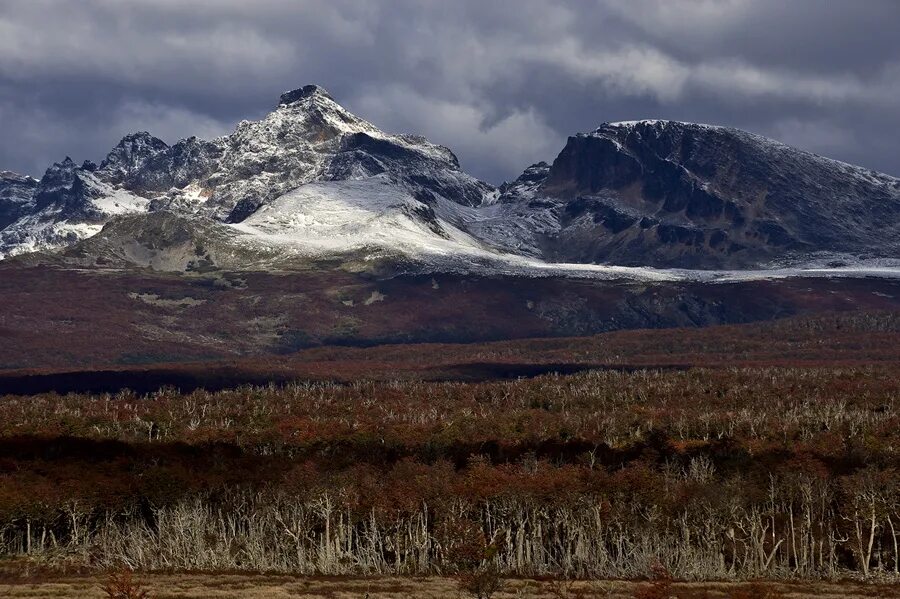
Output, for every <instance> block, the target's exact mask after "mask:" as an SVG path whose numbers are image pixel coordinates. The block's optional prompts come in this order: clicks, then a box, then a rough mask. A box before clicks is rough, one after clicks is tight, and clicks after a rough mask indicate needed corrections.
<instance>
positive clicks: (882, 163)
mask: <svg viewBox="0 0 900 599" xmlns="http://www.w3.org/2000/svg"><path fill="white" fill-rule="evenodd" d="M898 25H900V3H898V2H896V0H866V1H865V2H855V1H850V0H847V1H846V2H840V1H835V2H822V1H821V0H792V1H791V2H784V1H783V0H778V1H776V0H719V1H713V0H683V1H681V2H677V1H674V0H629V1H627V2H626V1H619V0H596V1H594V2H588V1H587V0H585V1H572V2H553V1H548V0H543V1H538V0H516V1H508V2H502V1H495V2H489V1H485V0H455V1H454V2H443V1H440V2H439V1H433V2H427V1H423V0H396V1H389V0H381V1H375V0H372V1H363V0H320V1H313V0H307V1H300V0H254V1H253V2H248V1H246V0H219V1H213V0H195V1H193V2H184V1H183V0H127V1H126V0H80V1H77V2H76V1H68V2H67V1H62V0H0V124H2V132H3V137H2V144H0V168H11V169H16V170H20V171H25V172H30V173H32V174H36V175H39V174H40V173H41V172H42V171H43V169H44V168H45V167H46V166H47V165H48V164H49V163H50V162H51V161H54V160H59V159H61V158H62V157H64V156H65V155H71V156H72V157H73V158H74V159H76V160H82V159H85V158H91V159H95V160H96V159H99V158H102V156H103V155H104V154H105V153H106V151H107V150H108V149H109V148H110V147H111V146H112V145H113V144H114V143H115V142H116V141H117V140H118V139H119V138H120V137H121V136H122V135H124V134H125V133H128V132H130V131H133V130H143V129H146V130H149V131H151V132H153V133H154V134H156V135H158V136H160V137H162V138H164V139H166V140H167V141H174V140H176V139H178V138H180V137H184V136H188V135H199V136H204V137H211V136H215V135H219V134H223V133H227V132H228V131H230V130H231V129H232V128H233V126H234V124H235V123H236V122H237V121H239V120H240V119H243V118H258V117H260V116H261V115H262V114H264V113H265V112H266V111H268V110H270V109H271V108H272V106H273V104H274V103H275V101H276V99H277V96H278V94H279V93H280V92H281V91H283V90H284V89H288V88H293V87H299V86H300V85H303V84H306V83H311V82H314V83H318V84H320V85H323V86H324V87H326V88H328V89H329V90H330V91H331V92H332V95H334V96H335V97H336V99H338V101H340V102H341V103H343V104H344V105H345V106H347V107H348V108H349V109H351V110H353V111H354V112H356V113H358V114H359V115H360V116H363V117H365V118H368V119H369V120H371V121H373V122H374V123H375V124H377V125H379V126H380V127H382V128H384V129H386V130H389V131H395V132H400V131H404V132H415V133H422V134H424V135H426V136H428V137H429V138H431V139H433V140H434V141H437V142H440V143H443V144H445V145H448V146H449V147H451V148H452V149H453V150H455V151H456V152H457V153H458V154H459V156H460V159H461V161H462V162H463V165H464V167H466V168H467V169H468V170H470V171H471V172H472V173H473V174H476V175H478V176H481V177H483V178H486V179H489V180H491V181H495V182H496V181H499V180H502V179H506V178H512V177H514V176H516V175H517V174H518V172H519V171H521V169H522V168H524V167H525V166H527V164H529V163H530V162H533V161H536V160H539V159H547V160H550V159H552V158H553V157H554V156H555V154H556V153H557V152H558V151H559V149H560V148H561V147H562V144H563V143H564V141H565V138H566V136H567V135H569V134H572V133H574V132H576V131H583V130H588V129H591V128H594V127H596V126H597V125H599V124H600V123H601V122H603V121H610V120H628V119H638V118H651V117H652V118H673V119H679V120H689V121H701V122H710V123H717V124H726V125H732V126H737V127H741V128H744V129H748V130H751V131H755V132H759V133H762V134H766V135H770V136H772V137H776V138H778V139H781V140H783V141H785V142H788V143H791V144H794V145H797V146H800V147H803V148H806V149H810V150H812V151H815V152H818V153H821V154H825V155H829V156H833V157H836V158H840V159H842V160H846V161H849V162H855V163H859V164H863V165H865V166H869V167H871V168H875V169H878V170H883V171H887V172H889V173H892V174H897V175H900V136H898V135H897V131H898V129H900V42H898V40H897V35H896V30H897V26H898Z"/></svg>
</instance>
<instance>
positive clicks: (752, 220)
mask: <svg viewBox="0 0 900 599" xmlns="http://www.w3.org/2000/svg"><path fill="white" fill-rule="evenodd" d="M160 214H162V215H161V216H160ZM105 225H108V227H107V228H106V229H104V226H105ZM101 230H103V231H104V232H103V233H102V234H101V235H98V233H100V232H101ZM172 231H181V232H182V233H184V235H179V236H176V237H178V239H175V238H174V237H172V236H171V235H169V233H171V232H172ZM95 235H97V239H96V240H94V241H91V242H86V243H81V242H82V240H86V239H88V238H92V236H95ZM148 240H149V241H151V242H152V243H149V245H148V243H145V242H147V241H148ZM165 242H171V243H172V244H173V245H172V247H171V248H165V247H162V245H160V244H164V243H165ZM60 248H65V249H64V251H62V252H60V253H59V254H58V256H57V257H58V258H60V259H62V260H63V261H64V263H72V262H73V261H74V263H76V264H79V265H89V266H102V265H104V264H109V265H120V266H121V265H132V266H140V267H148V266H149V267H152V268H171V269H175V270H183V269H187V270H195V269H203V268H237V269H240V268H243V269H257V268H258V269H267V268H272V269H291V268H306V267H308V266H309V265H310V264H312V263H314V262H316V261H321V260H333V259H335V258H340V259H346V260H350V261H354V262H356V263H360V264H365V263H368V264H370V265H371V264H375V263H381V262H384V261H390V260H394V261H396V262H397V263H398V264H402V265H408V264H410V263H415V264H417V265H419V266H422V265H424V266H425V267H427V268H432V269H433V270H439V269H450V270H452V271H454V272H462V271H464V270H466V269H467V268H470V269H471V268H474V269H475V270H478V267H479V265H485V264H491V265H499V267H500V268H501V269H507V271H509V269H513V270H516V269H519V270H521V268H524V267H527V268H531V269H534V268H536V269H538V270H541V269H546V268H550V267H553V268H556V266H554V265H553V263H574V264H576V265H579V266H580V265H584V267H583V268H582V270H585V269H590V268H593V266H592V265H594V264H606V265H609V264H612V265H627V266H650V267H658V268H671V267H678V268H694V269H697V268H700V269H743V268H758V267H768V266H772V265H773V264H780V263H791V262H798V263H799V262H807V261H810V260H811V259H813V258H815V259H818V260H819V261H823V260H824V261H826V262H827V261H829V260H855V259H858V258H898V257H900V180H898V179H895V178H892V177H889V176H887V175H882V174H879V173H875V172H872V171H868V170H865V169H861V168H858V167H853V166H850V165H847V164H844V163H840V162H837V161H833V160H828V159H825V158H822V157H819V156H816V155H813V154H810V153H807V152H803V151H800V150H796V149H794V148H790V147H788V146H785V145H783V144H780V143H778V142H774V141H772V140H769V139H766V138H763V137H760V136H757V135H752V134H749V133H745V132H742V131H738V130H735V129H728V128H723V127H712V126H707V125H695V124H687V123H678V122H671V121H639V122H627V123H608V124H604V125H602V126H601V127H600V128H598V129H597V130H595V131H593V132H590V133H586V134H579V135H576V136H574V137H571V138H569V140H568V143H567V144H566V147H565V148H564V149H563V150H562V152H561V153H560V154H559V155H558V156H557V158H556V159H555V160H554V161H553V163H552V164H547V163H544V162H540V163H537V164H534V165H532V166H530V167H529V168H528V169H526V170H525V172H524V173H523V174H522V176H520V177H519V178H518V179H516V180H515V181H513V182H511V183H504V184H503V185H502V186H500V187H499V188H494V187H492V186H490V185H488V184H486V183H483V182H481V181H478V180H477V179H475V178H473V177H471V176H469V175H467V174H466V173H465V172H463V171H462V170H461V168H460V165H459V162H458V160H457V158H456V156H454V155H453V153H452V152H451V151H450V150H448V149H447V148H444V147H442V146H439V145H436V144H433V143H431V142H429V141H428V140H426V139H424V138H422V137H418V136H413V135H391V134H387V133H384V132H382V131H380V130H379V129H378V128H377V127H375V126H374V125H372V124H371V123H369V122H367V121H365V120H363V119H361V118H359V117H357V116H355V115H353V114H351V113H350V112H348V111H347V110H345V109H344V108H343V107H341V106H340V105H339V104H338V103H337V102H335V101H334V99H333V98H332V97H331V96H330V95H329V94H328V93H327V92H326V91H325V90H323V89H322V88H319V87H317V86H314V85H309V86H306V87H303V88H300V89H296V90H293V91H290V92H287V93H285V94H283V95H282V96H281V98H280V101H279V103H278V106H277V107H276V109H275V110H274V111H273V112H271V113H270V114H268V115H267V116H266V117H265V118H263V119H262V120H260V121H256V122H251V121H243V122H241V123H240V124H238V125H237V127H236V129H235V131H234V132H233V133H231V134H230V135H227V136H224V137H221V138H218V139H215V140H212V141H204V140H200V139H197V138H195V137H192V138H188V139H184V140H181V141H179V142H178V143H175V144H173V145H171V146H170V145H168V144H166V143H165V142H164V141H162V140H160V139H157V138H155V137H153V136H152V135H151V134H150V133H147V132H139V133H133V134H130V135H128V136H126V137H124V138H123V139H122V140H121V141H120V142H119V143H118V144H117V145H116V146H115V147H114V148H113V149H112V150H111V151H110V152H109V154H108V155H107V156H106V158H105V159H104V160H103V161H102V162H101V163H100V164H99V166H98V165H95V164H93V163H91V162H85V163H83V164H81V165H77V164H75V163H74V162H73V161H72V160H71V159H68V158H67V159H66V160H64V161H63V162H60V163H57V164H55V165H53V166H51V167H50V168H49V169H48V170H47V172H46V173H45V174H44V176H43V177H42V178H41V180H40V181H39V182H38V181H35V180H34V179H31V178H29V177H21V176H19V175H15V174H12V173H2V175H0V258H3V257H5V256H13V255H17V254H22V253H26V252H32V251H35V250H54V251H55V250H59V249H60ZM54 259H55V258H54ZM51 261H52V260H51ZM28 262H30V263H31V262H34V260H31V259H29V261H28ZM548 263H550V264H548ZM404 268H405V266H404ZM566 268H568V267H566ZM419 270H422V269H421V268H419ZM517 272H518V270H517ZM598 272H599V271H598Z"/></svg>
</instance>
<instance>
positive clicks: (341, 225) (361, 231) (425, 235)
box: [230, 176, 495, 256]
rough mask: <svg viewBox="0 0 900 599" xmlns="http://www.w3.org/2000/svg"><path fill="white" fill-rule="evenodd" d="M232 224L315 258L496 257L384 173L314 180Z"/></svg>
mask: <svg viewBox="0 0 900 599" xmlns="http://www.w3.org/2000/svg"><path fill="white" fill-rule="evenodd" d="M441 203H443V202H441ZM447 204H451V203H450V202H447ZM459 208H463V207H461V206H460V207H459ZM230 226H231V227H232V228H233V229H235V230H237V231H239V232H241V233H244V234H245V235H247V236H248V238H249V240H252V241H253V242H254V243H257V244H262V245H265V246H268V247H270V248H276V247H280V248H284V249H285V250H288V251H293V252H296V253H298V254H302V255H309V256H325V255H336V254H340V253H346V252H352V251H355V250H361V249H364V248H380V249H383V250H387V251H388V252H398V253H402V254H406V255H410V256H417V255H439V256H453V255H457V254H479V255H485V256H487V255H495V253H494V252H491V251H490V250H489V249H487V248H486V247H485V246H484V245H483V244H482V243H481V242H480V241H478V240H477V239H475V238H474V237H472V236H471V235H469V234H468V233H465V232H463V231H462V230H461V229H459V228H457V227H456V226H454V225H453V224H452V223H450V222H448V221H447V220H445V219H443V218H440V217H439V216H437V214H436V212H435V211H434V210H433V209H432V208H431V207H430V206H428V205H427V204H425V203H423V202H420V201H418V200H416V199H415V198H414V197H412V195H410V194H409V193H408V192H406V191H405V190H403V189H402V188H400V187H398V186H396V185H394V184H392V182H391V181H390V180H388V178H387V177H383V176H375V177H370V178H368V179H362V180H347V181H322V182H316V183H308V184H306V185H302V186H300V187H299V188H297V189H295V190H293V191H290V192H288V193H286V194H284V195H282V196H280V197H279V198H277V199H276V200H274V201H273V202H271V203H270V204H268V205H265V206H263V207H262V208H260V209H259V210H258V211H257V212H256V213H254V214H253V215H252V216H250V217H249V218H247V219H246V220H244V221H243V222H241V223H238V224H234V225H230Z"/></svg>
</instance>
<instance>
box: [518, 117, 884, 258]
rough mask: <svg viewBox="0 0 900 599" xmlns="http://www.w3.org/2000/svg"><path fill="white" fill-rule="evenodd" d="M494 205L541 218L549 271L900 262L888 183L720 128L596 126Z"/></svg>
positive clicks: (542, 252)
mask: <svg viewBox="0 0 900 599" xmlns="http://www.w3.org/2000/svg"><path fill="white" fill-rule="evenodd" d="M523 177H524V178H523V179H520V180H519V181H518V182H516V183H515V184H513V185H511V186H508V187H507V188H506V189H505V190H504V193H503V196H502V197H501V202H508V203H511V204H512V205H513V207H512V208H510V209H507V214H510V215H512V216H513V217H514V220H521V219H522V218H529V219H533V218H534V216H533V213H534V212H535V211H537V210H549V212H550V216H549V217H548V218H547V220H548V221H550V223H551V224H549V225H548V226H547V227H546V228H547V229H548V232H547V233H546V234H544V235H542V236H541V238H540V243H536V245H538V246H539V247H540V255H541V256H542V257H543V258H545V259H547V260H550V261H563V262H612V263H616V264H629V265H654V266H659V267H682V268H746V267H758V266H760V265H765V264H766V263H770V262H775V261H791V260H803V259H804V258H808V257H809V256H811V255H815V254H816V253H831V254H849V255H854V256H863V257H897V256H900V179H896V178H893V177H890V176H887V175H883V174H880V173H876V172H874V171H870V170H866V169H863V168H859V167H855V166H851V165H848V164H844V163H841V162H838V161H835V160H829V159H827V158H822V157H820V156H817V155H814V154H811V153H809V152H804V151H801V150H797V149H795V148H791V147H789V146H786V145H784V144H781V143H778V142H776V141H773V140H770V139H767V138H764V137H761V136H758V135H753V134H750V133H746V132H744V131H739V130H737V129H730V128H726V127H713V126H709V125H697V124H690V123H679V122H672V121H637V122H623V123H607V124H604V125H602V126H601V127H600V128H598V129H597V130H595V131H593V132H591V133H587V134H579V135H576V136H574V137H570V138H569V140H568V143H567V144H566V146H565V148H563V150H562V152H561V153H560V154H559V156H558V157H557V158H556V160H554V162H553V164H552V165H551V166H549V167H548V168H543V167H541V166H540V165H538V166H537V167H532V168H531V169H529V170H528V171H526V173H525V175H524V176H523Z"/></svg>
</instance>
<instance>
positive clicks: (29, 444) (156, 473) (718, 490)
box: [0, 365, 900, 579]
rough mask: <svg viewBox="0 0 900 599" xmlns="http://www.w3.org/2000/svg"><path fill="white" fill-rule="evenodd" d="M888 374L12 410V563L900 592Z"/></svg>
mask: <svg viewBox="0 0 900 599" xmlns="http://www.w3.org/2000/svg"><path fill="white" fill-rule="evenodd" d="M898 400H900V380H898V377H897V376H896V368H895V367H894V366H889V365H884V366H877V367H876V366H872V367H829V368H804V369H799V368H774V367H766V368H742V369H706V370H704V369H690V370H637V371H633V372H622V371H614V370H607V371H590V372H583V373H579V374H573V375H567V376H559V375H545V376H540V377H537V378H532V379H520V380H509V381H493V382H482V383H471V382H469V383H466V382H442V383H441V382H432V383H425V382H395V383H391V382H369V383H355V384H328V383H304V384H299V383H295V384H288V385H283V386H275V385H272V386H264V387H242V388H238V389H234V390H227V391H218V392H207V391H194V392H191V393H179V392H176V391H174V390H167V389H163V390H160V391H158V392H156V393H153V394H150V395H146V396H138V395H135V394H133V393H129V392H120V393H117V394H111V395H110V394H107V395H77V394H72V395H67V396H60V395H55V394H45V395H35V396H6V397H3V398H2V400H0V552H2V553H3V554H4V555H7V556H20V557H21V556H23V555H26V556H28V559H32V560H35V561H40V562H41V563H45V564H54V565H58V566H60V567H64V566H70V567H76V566H78V567H80V566H90V567H109V566H113V565H117V564H125V565H127V566H129V567H134V568H141V569H154V570H168V569H192V570H198V569H202V570H225V569H228V570H231V569H238V570H265V571H291V572H300V573H321V574H349V573H359V574H379V573H401V574H420V573H438V574H455V573H459V572H467V571H468V572H471V571H477V570H479V569H483V568H486V567H489V568H496V569H497V571H499V572H501V573H503V574H504V575H529V576H531V575H552V576H566V577H592V578H609V577H642V576H646V575H648V573H650V572H651V571H653V569H654V568H659V567H664V568H665V569H667V570H668V571H669V572H671V573H672V574H673V575H674V576H676V577H679V578H685V579H710V578H724V579H728V578H757V577H811V578H817V577H842V576H847V575H858V576H864V577H867V578H869V579H874V578H879V577H885V576H892V575H896V574H897V572H898V568H900V552H898V542H900V530H898V528H900V458H898V453H897V452H898V441H900V404H898Z"/></svg>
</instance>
